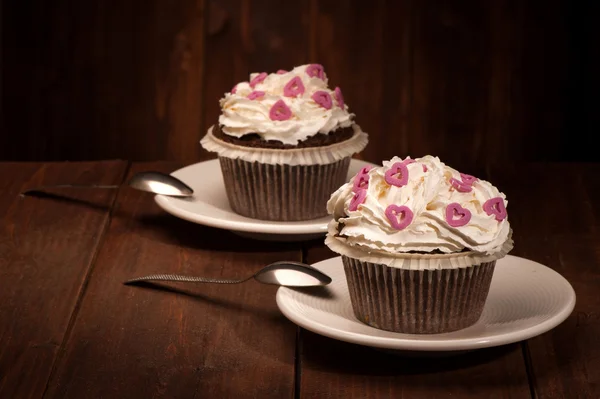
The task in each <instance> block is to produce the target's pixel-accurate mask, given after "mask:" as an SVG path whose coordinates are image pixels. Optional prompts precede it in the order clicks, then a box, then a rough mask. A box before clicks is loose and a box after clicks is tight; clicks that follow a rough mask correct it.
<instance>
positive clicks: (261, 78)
mask: <svg viewBox="0 0 600 399" xmlns="http://www.w3.org/2000/svg"><path fill="white" fill-rule="evenodd" d="M266 78H267V73H266V72H261V73H259V74H258V75H256V76H255V77H254V79H252V80H251V81H250V87H252V88H253V89H254V86H256V85H257V84H259V83H262V82H263V81H264V80H265V79H266Z"/></svg>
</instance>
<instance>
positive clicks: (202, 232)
mask: <svg viewBox="0 0 600 399" xmlns="http://www.w3.org/2000/svg"><path fill="white" fill-rule="evenodd" d="M134 221H135V222H136V223H137V224H139V227H140V228H139V229H138V231H137V233H138V234H147V235H149V236H151V238H152V239H156V240H160V241H161V242H164V243H167V244H173V245H178V246H184V247H188V248H194V249H207V250H211V251H226V252H231V251H234V252H272V251H294V250H298V249H299V248H300V244H299V243H294V242H275V241H261V240H253V239H251V238H245V237H241V236H238V235H237V234H234V233H232V232H231V231H228V230H222V229H217V228H213V227H208V226H203V225H200V224H196V223H192V222H188V221H186V220H182V219H179V218H176V217H174V216H171V215H165V214H160V215H157V214H146V215H139V216H137V217H136V218H135V219H134Z"/></svg>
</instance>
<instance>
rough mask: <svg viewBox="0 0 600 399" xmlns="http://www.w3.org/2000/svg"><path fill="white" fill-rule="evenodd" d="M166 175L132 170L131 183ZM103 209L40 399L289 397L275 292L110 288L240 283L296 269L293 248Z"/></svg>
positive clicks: (136, 196) (134, 198) (145, 199)
mask: <svg viewBox="0 0 600 399" xmlns="http://www.w3.org/2000/svg"><path fill="white" fill-rule="evenodd" d="M175 167H176V165H174V164H171V163H151V164H135V165H134V167H133V168H132V173H133V172H135V171H139V170H148V169H156V170H162V171H171V170H173V169H175ZM115 209H116V211H115V214H114V217H113V219H112V221H111V225H110V228H109V230H108V232H107V235H106V239H105V241H104V244H103V246H102V248H101V250H100V253H99V255H98V260H97V263H96V266H95V268H94V273H93V275H92V277H91V279H90V282H89V284H88V289H87V291H86V295H85V297H84V298H83V301H82V303H81V310H80V312H79V314H78V317H77V319H76V320H75V324H74V327H73V332H72V334H71V335H70V339H69V341H68V342H67V344H66V347H65V352H64V356H63V357H62V358H61V359H60V362H59V363H58V366H57V371H56V373H55V375H54V378H53V379H52V380H51V382H50V385H49V390H48V392H47V396H48V397H49V398H82V397H85V398H96V397H114V396H118V397H123V398H137V397H139V398H148V397H172V398H182V397H185V398H225V397H232V398H244V397H260V398H270V397H273V398H280V397H290V396H291V395H292V394H293V391H294V353H295V339H296V330H295V326H294V325H293V324H292V323H290V322H289V321H287V320H286V319H285V318H284V317H283V315H281V313H280V312H279V310H278V309H277V306H276V304H275V292H276V287H274V286H267V285H261V284H259V283H256V282H254V281H250V282H247V283H244V284H242V285H230V286H223V285H201V284H200V285H189V284H188V285H185V284H182V283H174V284H170V285H163V286H164V287H170V288H164V289H162V290H161V289H150V288H148V287H146V288H144V287H139V286H125V285H123V284H122V282H123V281H124V280H126V279H129V278H132V277H136V276H142V275H146V274H153V273H181V274H190V275H198V276H212V277H223V278H241V277H244V276H248V275H250V274H251V273H253V272H255V271H256V270H258V269H259V268H260V267H262V266H264V265H266V264H267V263H270V262H273V261H277V260H283V259H292V260H299V259H300V257H301V251H300V250H299V246H297V245H295V244H281V243H272V242H261V241H252V240H249V239H245V238H240V237H238V236H236V235H234V234H232V233H230V232H227V231H224V230H217V229H213V228H208V227H204V226H200V225H195V224H193V223H189V222H185V221H183V220H180V219H177V218H175V217H172V216H170V215H168V214H166V213H165V212H163V211H162V210H160V209H159V208H158V207H157V206H156V205H155V204H154V201H153V198H152V196H151V195H148V194H146V193H140V192H134V191H133V190H130V191H125V190H123V191H121V192H120V194H119V197H118V199H117V203H116V208H115Z"/></svg>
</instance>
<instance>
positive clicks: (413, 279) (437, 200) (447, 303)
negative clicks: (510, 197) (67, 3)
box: [325, 156, 513, 334]
mask: <svg viewBox="0 0 600 399" xmlns="http://www.w3.org/2000/svg"><path fill="white" fill-rule="evenodd" d="M506 206H507V201H506V197H505V195H504V194H503V193H501V192H499V191H498V189H497V188H496V187H494V186H493V185H492V184H490V183H489V182H487V181H484V180H481V179H478V178H477V177H474V176H470V175H467V174H464V173H460V172H458V171H457V170H455V169H452V168H450V167H448V166H446V165H445V164H444V163H442V162H441V161H440V160H439V158H437V157H432V156H425V157H423V158H417V159H410V158H406V159H404V160H402V159H401V158H397V157H395V158H393V159H391V160H390V161H387V162H383V166H381V167H377V168H372V169H369V168H364V169H362V170H361V171H360V172H359V173H358V174H357V175H356V176H354V177H353V178H352V179H351V181H350V182H349V183H347V184H344V185H343V186H341V187H340V188H339V189H338V190H337V191H336V192H335V193H333V194H332V196H331V198H330V200H329V202H328V204H327V210H328V212H329V213H330V214H331V215H332V216H333V220H332V221H331V222H330V223H329V226H328V233H327V237H326V240H325V243H326V244H327V246H329V248H331V249H332V250H333V251H334V252H337V253H339V254H340V255H342V261H343V264H344V272H345V275H346V280H347V282H348V288H349V291H350V299H351V302H352V308H353V310H354V314H355V315H356V317H357V318H358V319H359V320H360V321H362V322H364V323H366V324H368V325H370V326H372V327H375V328H379V329H383V330H388V331H395V332H401V333H409V334H432V333H444V332H450V331H455V330H459V329H462V328H466V327H468V326H470V325H472V324H474V323H475V322H476V321H477V320H478V319H479V317H480V316H481V312H482V311H483V306H484V304H485V301H486V298H487V295H488V292H489V288H490V283H491V281H492V275H493V273H494V267H495V264H496V260H498V259H500V258H502V257H504V256H505V255H506V254H507V253H508V252H509V251H510V250H511V249H512V247H513V241H512V238H511V236H512V230H511V228H510V224H509V223H508V219H507V213H506Z"/></svg>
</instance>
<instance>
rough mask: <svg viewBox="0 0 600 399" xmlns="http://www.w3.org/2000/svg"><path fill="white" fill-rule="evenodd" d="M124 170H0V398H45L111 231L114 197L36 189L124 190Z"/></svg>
mask: <svg viewBox="0 0 600 399" xmlns="http://www.w3.org/2000/svg"><path fill="white" fill-rule="evenodd" d="M126 166H127V164H126V162H122V161H109V162H86V163H57V164H52V163H48V164H32V163H0V176H2V179H0V342H1V344H0V397H1V398H26V397H41V396H42V394H43V392H44V389H45V388H46V384H47V382H48V378H49V376H50V373H51V369H52V367H53V364H54V362H55V360H56V357H57V354H58V352H59V347H60V346H61V344H62V342H63V339H64V337H65V335H66V334H67V333H68V326H69V322H70V320H71V317H72V314H73V313H74V312H76V310H77V304H78V300H79V298H80V297H81V295H82V293H83V290H84V289H85V283H86V280H87V277H88V275H89V272H90V269H91V267H92V266H93V259H94V256H95V254H96V250H97V248H98V245H99V243H100V241H101V240H102V237H103V234H104V231H105V229H106V227H107V225H108V219H109V211H110V209H111V207H112V204H113V200H114V198H115V196H116V190H104V189H70V190H68V189H62V190H53V191H52V192H53V193H56V194H61V195H65V196H68V198H70V200H66V199H64V198H63V199H60V198H59V197H51V196H49V197H45V198H44V197H32V196H26V197H21V196H20V195H19V193H20V192H21V191H22V190H25V189H27V188H33V187H36V186H39V185H51V184H62V183H73V184H119V183H120V182H121V180H122V178H123V176H124V173H125V169H126Z"/></svg>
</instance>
